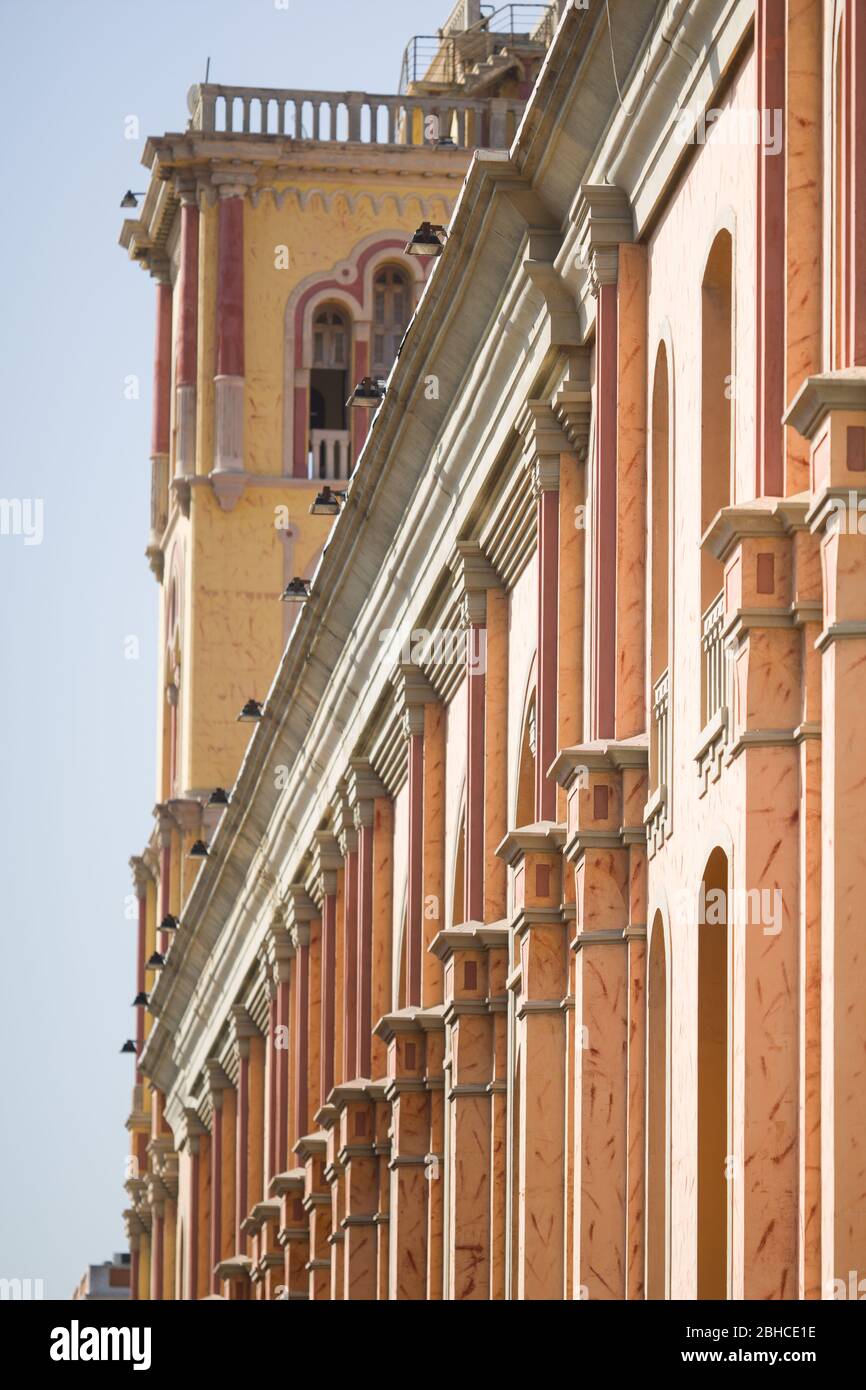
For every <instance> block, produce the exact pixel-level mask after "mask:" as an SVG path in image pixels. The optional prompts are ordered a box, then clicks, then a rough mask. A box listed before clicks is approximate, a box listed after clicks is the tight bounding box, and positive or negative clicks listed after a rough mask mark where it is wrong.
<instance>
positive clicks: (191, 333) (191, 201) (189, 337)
mask: <svg viewBox="0 0 866 1390" xmlns="http://www.w3.org/2000/svg"><path fill="white" fill-rule="evenodd" d="M177 192H178V196H179V197H180V269H179V273H178V294H179V303H178V311H177V316H176V337H175V421H176V428H177V446H176V458H175V481H174V484H173V486H174V488H175V491H176V492H177V494H178V500H179V501H180V504H181V507H182V508H183V509H184V510H185V511H188V509H189V483H188V482H187V481H186V480H187V479H189V478H191V477H192V476H193V475H194V474H195V445H196V387H197V379H198V242H199V210H198V191H197V188H196V184H195V181H194V180H193V179H180V180H178V182H177Z"/></svg>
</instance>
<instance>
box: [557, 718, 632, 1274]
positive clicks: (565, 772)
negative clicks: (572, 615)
mask: <svg viewBox="0 0 866 1390" xmlns="http://www.w3.org/2000/svg"><path fill="white" fill-rule="evenodd" d="M647 767H648V751H647V747H646V743H645V741H644V742H638V741H636V740H630V741H629V742H623V743H607V744H604V745H602V746H601V747H599V745H598V744H589V745H582V746H578V747H575V748H569V749H564V750H563V751H562V752H561V753H560V755H559V757H558V759H557V762H556V767H555V776H556V778H557V781H558V782H559V783H560V784H561V785H562V786H563V787H564V788H565V791H566V795H567V813H568V819H567V831H566V834H567V839H566V844H565V856H566V858H567V859H568V861H569V862H570V863H571V864H573V865H574V876H575V905H574V916H575V924H576V929H577V933H576V937H575V939H574V941H573V942H572V943H571V945H572V949H573V950H574V952H575V953H576V954H575V965H574V1026H575V1042H574V1088H575V1089H574V1100H573V1115H574V1119H573V1125H574V1164H573V1168H574V1189H575V1190H574V1209H573V1210H574V1236H573V1244H572V1248H573V1258H574V1268H573V1273H572V1291H573V1296H574V1297H575V1298H589V1299H596V1298H598V1299H609V1300H617V1299H625V1298H642V1297H643V1247H644V1181H643V1153H644V1145H645V1122H644V1108H645V1092H644V1070H645V1066H646V1062H645V1021H644V1011H645V1000H646V979H645V973H646V952H645V942H646V920H645V915H646V849H645V845H646V835H645V831H644V827H643V808H644V806H645V804H646V791H647ZM567 916H568V920H570V917H571V913H570V912H569V913H568V914H567ZM564 1002H565V1001H564Z"/></svg>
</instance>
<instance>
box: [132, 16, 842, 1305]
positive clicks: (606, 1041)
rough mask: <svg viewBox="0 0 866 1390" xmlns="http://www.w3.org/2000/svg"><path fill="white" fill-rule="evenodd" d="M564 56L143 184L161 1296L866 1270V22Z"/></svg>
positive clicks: (626, 33) (193, 139)
mask: <svg viewBox="0 0 866 1390" xmlns="http://www.w3.org/2000/svg"><path fill="white" fill-rule="evenodd" d="M507 8H508V10H509V12H511V11H513V10H517V9H520V8H521V7H518V6H515V7H507ZM525 8H527V9H528V10H531V11H533V12H534V13H533V15H532V20H531V23H530V21H529V18H527V22H526V28H525V30H524V31H522V32H521V33H515V32H514V30H515V29H516V28H517V27H518V26H517V25H516V24H515V23H514V22H513V19H512V20H510V21H509V23H510V28H509V30H508V31H507V32H506V31H505V30H504V28H503V30H502V32H499V31H497V28H496V25H497V17H496V16H493V17H492V18H490V17H485V16H484V15H482V14H481V12H480V8H479V9H478V12H477V13H476V10H475V8H474V7H473V6H472V4H471V3H467V4H460V5H458V7H457V9H456V10H455V12H454V14H452V16H451V17H450V19H449V21H448V22H447V24H446V26H445V28H444V30H443V31H442V32H441V33H440V35H438V36H437V39H436V41H435V44H434V48H433V51H432V53H426V52H425V49H424V46H423V44H421V42H420V41H415V45H414V47H413V45H410V48H409V49H408V50H407V58H406V60H405V61H404V75H403V81H402V83H401V87H402V90H401V93H400V95H399V96H396V97H388V98H386V97H367V96H364V95H363V94H360V93H343V94H328V93H318V92H317V93H292V92H282V91H254V90H250V89H231V88H212V87H201V88H197V89H193V92H192V93H191V101H190V110H191V120H190V125H189V128H188V129H187V130H186V131H185V132H184V133H183V134H176V135H166V136H164V137H162V139H159V140H152V141H150V142H148V145H147V150H146V154H145V162H146V163H147V164H148V166H149V167H150V169H151V174H152V179H151V184H150V188H149V191H148V193H147V196H146V198H145V202H144V205H143V208H142V210H141V214H140V216H139V217H137V218H136V219H135V220H132V221H130V222H127V223H126V224H125V226H124V232H123V237H122V240H123V243H124V245H126V246H127V248H128V250H129V252H130V254H131V256H132V257H133V259H136V260H139V261H140V262H141V263H142V264H143V265H144V266H145V268H146V269H147V270H148V271H149V272H150V274H151V275H152V276H153V277H154V279H155V280H156V285H157V288H156V295H157V347H156V367H155V393H154V394H155V409H154V429H153V443H152V467H153V479H154V487H153V508H152V518H151V521H152V529H151V537H150V544H149V556H150V560H151V564H152V566H153V568H154V571H155V573H156V575H157V578H158V580H159V584H160V624H161V627H160V635H161V650H162V661H161V670H160V691H159V732H158V740H159V742H158V748H159V786H158V793H157V794H158V803H157V806H156V808H155V813H154V815H155V822H154V834H153V837H152V839H151V841H150V842H149V843H148V845H147V846H146V847H145V848H144V850H143V852H142V853H141V854H140V855H139V856H137V857H135V858H134V859H133V860H132V867H133V874H134V881H135V887H136V892H137V894H138V898H139V905H140V913H139V933H138V975H137V989H138V994H137V996H136V998H137V1003H136V1015H137V1020H138V1026H137V1035H136V1038H135V1040H134V1044H133V1045H132V1047H131V1049H130V1050H132V1051H135V1053H136V1069H137V1070H136V1081H135V1089H134V1098H133V1106H132V1111H131V1114H130V1116H129V1120H128V1127H129V1129H130V1132H131V1137H132V1154H131V1159H130V1176H129V1180H128V1182H127V1191H128V1194H129V1206H128V1210H127V1213H126V1217H127V1223H128V1229H129V1235H130V1247H131V1252H132V1269H133V1273H132V1282H133V1296H134V1297H138V1298H148V1297H150V1298H182V1299H194V1298H203V1297H223V1298H228V1299H248V1298H265V1299H275V1298H282V1299H291V1300H295V1299H297V1300H306V1299H310V1298H314V1299H361V1300H373V1299H418V1300H420V1299H434V1300H438V1299H485V1300H498V1299H556V1300H559V1299H613V1300H616V1299H641V1298H651V1299H665V1298H674V1299H713V1298H732V1299H797V1298H822V1297H834V1296H837V1295H838V1291H839V1289H840V1288H846V1289H847V1287H848V1285H849V1278H850V1273H851V1271H855V1272H856V1271H859V1270H861V1269H863V1268H864V1266H866V1198H864V1195H863V1192H864V1189H863V1166H864V1150H866V1092H864V1089H863V1087H862V1085H861V1078H860V1073H861V1060H860V1059H861V1057H862V1056H863V1047H864V1043H866V1009H864V1000H866V956H864V952H863V951H862V948H861V945H860V942H859V937H858V928H857V921H858V898H859V896H860V895H861V894H862V893H863V891H864V889H866V856H864V854H863V851H862V849H861V847H860V837H859V834H858V824H859V819H860V817H861V816H862V812H863V810H864V807H866V791H864V787H866V751H864V749H863V747H862V744H861V742H860V740H859V739H858V736H857V732H856V721H855V719H854V714H855V712H856V708H857V683H858V679H859V678H860V677H859V672H860V671H861V670H862V669H863V666H864V662H866V582H864V577H866V522H863V523H862V529H861V522H860V517H861V514H862V512H863V511H866V327H864V325H866V196H864V190H866V111H864V109H863V108H864V101H866V77H864V74H866V16H864V11H863V8H862V6H860V5H858V4H856V3H854V2H853V0H799V3H798V2H797V0H788V3H782V0H668V3H666V4H664V5H661V6H659V5H658V4H657V3H656V0H628V3H625V0H612V2H611V3H610V4H606V3H605V2H604V0H585V3H575V0H570V3H565V4H562V5H559V6H552V7H550V8H549V11H547V12H545V11H544V7H541V6H529V7H525ZM499 23H500V24H504V21H502V20H500V21H499ZM497 33H499V36H498V37H494V35H496V34H497ZM419 54H420V55H422V56H421V57H419ZM422 222H428V223H431V224H433V225H434V226H436V225H441V226H442V227H445V226H447V232H446V231H442V232H439V233H433V234H432V235H433V239H434V240H435V242H436V246H435V248H433V249H434V250H435V251H436V252H439V253H440V254H433V255H429V256H426V257H423V256H417V255H413V254H407V250H408V247H409V245H410V243H409V241H408V238H409V237H411V235H412V233H413V232H414V231H415V228H416V227H417V225H418V224H419V223H422ZM430 235H431V234H430V233H429V231H428V233H427V237H428V243H429V239H430ZM427 249H428V250H429V249H430V247H429V244H428V248H427ZM431 264H432V265H433V267H434V268H433V270H432V272H428V271H427V266H429V265H431ZM410 315H411V317H410ZM398 349H399V355H397V354H398ZM365 377H367V378H372V385H370V386H368V393H369V392H370V391H372V394H373V396H374V397H375V400H374V404H375V405H377V407H378V408H377V409H376V410H375V413H373V411H371V410H366V409H362V408H361V407H360V406H358V405H357V404H353V405H350V406H348V407H343V406H342V402H343V401H344V400H346V399H347V397H348V396H349V393H350V391H352V388H353V387H354V386H355V384H356V383H357V382H358V381H360V380H361V379H362V378H365ZM386 377H387V384H386V386H385V388H384V391H380V389H379V388H378V387H377V386H376V385H375V383H376V381H377V380H378V379H380V378H381V379H384V378H386ZM379 397H381V399H379ZM353 399H354V397H353ZM325 483H327V485H328V487H329V489H330V491H329V493H328V494H327V495H326V496H325V498H324V499H322V498H321V497H319V493H320V490H321V489H322V487H323V484H325ZM334 494H339V495H338V496H337V497H336V498H335V496H334ZM311 508H315V510H314V511H313V513H312V514H311ZM323 513H324V514H323ZM294 580H296V581H297V582H290V581H294ZM281 591H285V592H284V596H285V597H286V598H287V599H288V600H289V601H287V602H286V603H285V604H283V605H281V604H280V603H279V602H278V600H279V597H280V593H281ZM242 711H244V715H243V718H242V719H240V720H239V719H238V715H239V714H240V713H241V712H242Z"/></svg>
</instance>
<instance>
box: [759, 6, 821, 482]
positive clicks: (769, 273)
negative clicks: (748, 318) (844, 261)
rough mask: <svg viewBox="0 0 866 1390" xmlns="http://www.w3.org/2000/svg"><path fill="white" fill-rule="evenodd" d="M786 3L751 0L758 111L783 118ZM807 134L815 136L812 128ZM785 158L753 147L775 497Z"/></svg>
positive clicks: (762, 447)
mask: <svg viewBox="0 0 866 1390" xmlns="http://www.w3.org/2000/svg"><path fill="white" fill-rule="evenodd" d="M786 10H787V6H785V5H777V4H775V3H773V0H756V5H755V56H756V61H757V88H758V91H757V105H758V110H759V112H763V113H767V116H768V117H771V116H772V113H774V112H779V113H781V120H782V130H781V131H780V137H781V138H782V140H783V149H784V148H785V146H786V145H787V135H788V131H787V124H788V122H787V120H786V119H785V24H786ZM811 138H812V139H813V140H817V139H818V130H815V131H813V132H812V136H811ZM785 191H786V190H785V159H784V158H783V157H782V155H781V154H780V153H778V152H776V153H774V152H773V150H772V148H771V147H770V146H769V144H768V142H766V141H765V140H761V141H759V142H758V150H757V194H758V197H757V204H758V235H757V250H758V260H757V292H758V315H757V323H756V330H757V331H756V342H755V351H756V354H757V359H756V360H757V412H756V417H755V419H756V434H755V439H756V445H757V457H756V478H755V493H756V496H758V497H764V496H772V497H777V496H780V495H781V493H782V491H783V488H784V469H785V460H784V453H783V432H782V413H783V411H784V408H785V396H784V390H785Z"/></svg>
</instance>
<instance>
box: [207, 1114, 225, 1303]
mask: <svg viewBox="0 0 866 1390" xmlns="http://www.w3.org/2000/svg"><path fill="white" fill-rule="evenodd" d="M212 1129H213V1142H212V1144H211V1179H210V1183H211V1197H210V1264H211V1276H210V1291H211V1293H219V1291H220V1281H219V1278H218V1277H217V1274H216V1267H217V1265H218V1264H219V1262H220V1250H221V1248H222V1191H223V1111H222V1093H220V1104H219V1105H217V1104H216V1101H214V1108H213V1126H212Z"/></svg>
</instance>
